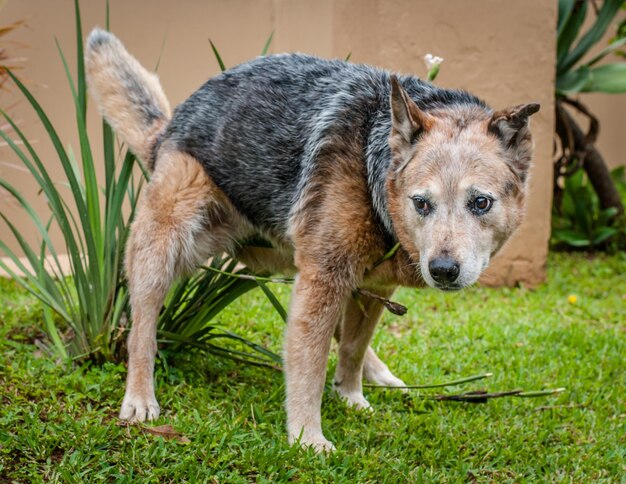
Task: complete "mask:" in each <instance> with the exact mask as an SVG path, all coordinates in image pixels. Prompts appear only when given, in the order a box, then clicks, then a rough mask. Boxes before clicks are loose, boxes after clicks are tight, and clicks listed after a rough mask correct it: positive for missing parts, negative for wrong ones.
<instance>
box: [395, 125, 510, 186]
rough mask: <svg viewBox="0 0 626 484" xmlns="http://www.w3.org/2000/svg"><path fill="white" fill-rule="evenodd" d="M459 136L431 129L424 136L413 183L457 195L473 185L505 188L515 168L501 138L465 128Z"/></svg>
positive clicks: (410, 172)
mask: <svg viewBox="0 0 626 484" xmlns="http://www.w3.org/2000/svg"><path fill="white" fill-rule="evenodd" d="M463 131H464V132H461V133H459V134H458V136H455V137H451V138H450V137H447V136H441V133H431V135H430V136H425V137H424V139H423V143H424V145H423V146H421V147H420V149H418V151H417V152H416V154H415V157H414V159H413V162H412V163H411V164H410V166H409V167H407V168H409V170H407V171H408V173H407V175H408V181H409V184H410V185H411V186H412V187H413V189H414V190H418V191H419V190H427V191H428V192H430V193H432V194H433V195H435V196H437V195H438V196H444V195H445V194H448V195H450V196H456V195H457V194H458V192H459V191H467V190H470V189H474V190H478V191H485V192H492V193H495V192H497V191H500V190H502V187H503V186H504V185H505V184H506V183H507V181H508V180H509V178H510V177H511V171H510V169H509V167H508V166H507V163H506V161H505V159H504V158H503V156H502V149H501V147H500V146H499V144H498V142H497V140H495V139H494V138H493V137H491V136H489V135H488V134H487V133H482V132H480V131H478V130H463Z"/></svg>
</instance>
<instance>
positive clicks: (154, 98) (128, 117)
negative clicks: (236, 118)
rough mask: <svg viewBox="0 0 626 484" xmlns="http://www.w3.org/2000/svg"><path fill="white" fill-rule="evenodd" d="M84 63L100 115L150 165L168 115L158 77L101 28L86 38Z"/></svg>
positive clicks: (166, 104) (166, 102) (167, 105)
mask: <svg viewBox="0 0 626 484" xmlns="http://www.w3.org/2000/svg"><path fill="white" fill-rule="evenodd" d="M85 67H86V72H87V83H88V86H89V91H90V93H91V95H92V96H93V98H94V100H95V102H96V104H97V106H98V109H99V110H100V113H101V114H102V116H104V118H105V119H106V120H107V122H108V123H109V124H110V125H111V127H112V128H113V130H114V131H115V132H116V134H117V135H118V136H119V137H120V138H121V139H122V140H123V141H125V142H126V143H127V144H128V147H129V148H130V150H131V151H132V152H133V153H134V154H135V155H136V156H137V157H138V158H140V159H141V160H142V161H143V162H144V163H146V164H148V165H152V161H153V160H152V159H153V155H154V154H153V149H154V145H155V143H156V140H157V137H158V135H159V134H160V132H161V131H162V130H163V129H164V128H165V126H166V125H167V123H168V121H169V118H170V105H169V102H168V101H167V98H166V97H165V94H164V93H163V89H162V88H161V84H160V83H159V79H158V77H157V76H156V75H155V74H153V73H151V72H148V71H147V70H146V69H145V68H144V67H143V66H142V65H141V64H139V62H138V61H137V59H135V58H134V57H133V56H131V55H130V54H129V53H128V51H127V50H126V49H125V48H124V46H123V45H122V43H121V42H120V41H119V39H118V38H117V37H115V36H114V35H113V34H110V33H108V32H105V31H104V30H100V29H94V30H93V31H92V32H91V34H89V38H88V39H87V45H86V49H85Z"/></svg>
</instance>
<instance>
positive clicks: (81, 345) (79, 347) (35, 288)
mask: <svg viewBox="0 0 626 484" xmlns="http://www.w3.org/2000/svg"><path fill="white" fill-rule="evenodd" d="M75 15H76V55H77V74H76V79H74V78H73V77H72V74H71V73H70V70H69V68H68V64H67V61H66V58H65V56H64V54H63V51H62V49H61V48H60V46H59V45H58V44H57V47H58V50H59V54H60V58H61V62H63V65H64V66H65V71H66V75H67V79H68V83H69V87H70V90H71V93H72V98H73V100H74V110H75V115H76V126H77V129H78V138H79V141H80V151H79V153H78V156H77V155H75V154H74V152H73V151H72V149H71V148H67V149H66V148H65V147H64V143H63V142H62V140H61V139H60V137H59V135H58V134H57V131H56V129H55V127H54V124H53V122H52V121H51V119H50V118H49V116H48V115H47V114H46V113H45V111H44V110H43V108H42V107H41V105H40V104H39V103H38V102H37V100H36V99H35V97H34V96H33V95H32V93H31V92H30V91H29V89H28V88H27V87H26V86H25V85H24V84H23V83H22V82H21V81H20V80H19V79H18V78H17V77H16V76H15V75H14V74H13V73H12V72H10V71H7V72H8V76H9V77H10V78H11V80H12V81H13V82H14V84H15V86H17V88H18V89H19V90H20V91H21V92H22V94H23V95H24V97H25V99H26V100H27V101H28V103H29V105H30V106H31V107H32V108H33V110H34V111H35V112H36V114H37V116H38V118H39V120H40V122H41V123H42V124H43V126H44V127H45V130H46V132H47V134H48V137H49V139H50V141H51V142H52V145H53V146H54V149H55V152H56V155H57V158H58V162H59V165H60V167H61V168H62V171H63V174H64V176H65V180H63V181H58V180H55V179H54V178H53V176H52V175H51V172H52V171H53V170H55V168H56V167H52V166H50V164H48V166H45V165H44V164H43V162H42V160H41V157H40V156H39V154H38V152H37V150H36V149H35V148H34V147H33V145H32V144H31V143H30V141H29V139H28V136H27V135H26V134H25V133H24V132H23V131H22V129H20V128H19V127H18V126H17V124H16V122H15V121H14V120H13V119H12V118H11V116H9V115H8V114H7V113H6V112H4V111H1V114H2V116H4V118H5V119H6V121H7V123H8V124H7V126H8V128H7V129H4V130H0V136H1V137H2V138H3V139H4V141H5V142H6V143H7V144H8V146H9V147H10V149H11V150H12V151H13V153H15V154H16V155H17V157H18V158H19V159H20V161H21V162H22V163H23V165H24V166H25V167H26V168H27V169H28V171H29V173H30V174H31V175H32V177H33V178H34V180H35V181H36V183H37V185H38V187H39V188H40V191H41V193H42V195H43V196H45V197H46V201H47V203H48V207H49V209H50V213H51V215H50V218H49V219H42V218H41V216H40V215H39V214H38V213H37V212H36V211H35V209H34V208H33V206H32V204H31V203H30V202H29V201H28V200H27V199H26V198H24V196H22V195H21V194H20V192H19V191H18V190H16V189H15V187H13V186H12V185H11V184H10V183H9V182H8V181H6V180H1V179H0V187H3V188H4V189H6V190H7V191H8V192H9V193H10V194H11V195H12V196H13V197H14V198H15V200H16V201H17V202H18V204H19V205H20V206H21V208H22V209H23V210H24V212H25V213H26V214H27V216H28V217H29V219H30V221H32V223H33V227H34V228H35V229H36V230H37V233H38V234H39V237H40V239H41V243H40V244H38V245H37V246H36V247H35V246H32V245H30V244H29V243H28V242H27V241H26V238H25V237H24V235H23V234H22V233H20V232H19V231H18V230H17V228H16V226H15V225H14V224H13V223H12V222H11V220H10V218H9V217H8V216H7V215H6V214H4V213H2V214H0V216H1V217H2V218H3V219H4V221H5V222H6V224H7V225H8V227H9V229H10V231H11V232H12V234H13V235H14V237H15V239H16V240H17V242H18V244H19V247H20V249H21V251H22V253H23V254H24V256H25V257H26V259H27V261H28V263H25V262H23V260H22V259H21V258H20V254H18V253H17V252H16V251H12V250H11V249H10V248H9V247H8V245H7V243H6V242H5V241H3V240H0V250H2V251H3V252H4V253H5V254H6V255H7V256H8V257H9V258H10V260H11V261H12V262H13V263H14V264H15V266H17V268H18V269H19V271H18V272H19V273H18V272H15V271H13V270H12V269H11V267H9V266H8V265H7V264H5V263H3V262H2V260H1V259H0V266H2V267H3V269H4V270H5V271H7V272H8V273H10V274H11V275H12V277H13V278H14V279H15V280H16V281H17V282H19V283H20V284H21V285H22V286H24V287H25V288H26V289H27V290H28V291H30V292H31V293H32V294H33V295H35V296H36V297H37V298H38V299H39V300H40V301H41V302H42V303H43V307H44V310H43V321H44V325H43V329H44V331H45V333H46V334H47V335H48V337H49V344H48V349H49V350H50V352H51V353H52V354H54V355H55V356H57V357H60V358H61V359H62V360H69V359H77V358H78V359H80V358H91V359H95V360H97V361H104V360H117V359H118V358H119V357H120V355H121V354H122V353H123V346H124V341H125V333H126V330H127V325H128V323H127V320H128V315H129V302H128V299H129V298H128V292H127V287H126V284H125V281H124V277H123V254H124V245H125V242H126V239H127V237H128V232H129V225H130V222H131V221H132V218H133V215H134V210H135V206H136V202H137V197H138V195H139V192H140V190H141V185H142V183H143V182H144V180H145V178H146V177H147V173H146V171H145V170H143V169H142V166H141V163H140V162H139V161H138V160H137V159H135V157H134V156H133V155H132V153H130V152H129V151H127V150H125V149H123V148H122V147H119V146H117V144H116V141H115V137H114V135H113V132H112V130H111V129H110V127H109V126H108V125H107V124H106V123H104V122H103V124H102V137H103V146H104V149H103V152H102V153H100V154H99V155H98V154H96V153H94V152H93V150H92V149H91V142H90V138H89V135H88V130H87V124H86V119H87V118H86V114H87V93H86V83H85V69H84V62H83V43H82V26H81V17H80V9H79V3H78V0H75ZM106 25H107V28H108V5H107V21H106ZM14 137H17V139H14ZM99 163H103V164H104V172H105V174H104V179H103V180H101V179H99V178H98V176H97V170H96V166H97V164H99ZM53 225H56V226H58V227H59V228H60V231H61V234H62V236H63V244H62V247H60V248H59V247H55V244H54V243H53V241H52V240H51V238H50V236H49V229H50V228H51V227H52V226H53ZM61 254H67V256H68V258H69V265H70V270H69V274H64V273H63V263H62V260H61ZM48 266H49V267H48ZM243 275H245V276H247V277H246V278H242V277H240V276H243ZM259 284H262V285H263V282H261V281H257V280H256V278H255V277H254V276H252V275H251V273H250V271H248V270H247V269H246V268H243V267H240V266H238V265H237V262H236V261H234V260H232V259H230V258H228V257H221V258H220V257H218V258H215V259H213V260H212V261H211V262H210V265H209V266H207V267H206V268H204V269H203V270H200V271H198V272H197V273H196V274H194V275H192V276H191V277H189V278H187V279H184V280H181V281H179V282H178V283H177V284H176V285H175V287H173V288H172V291H171V292H170V294H169V295H168V298H167V301H166V306H165V307H164V308H163V311H162V315H161V319H160V322H159V339H160V341H161V342H162V343H163V344H169V345H171V346H172V347H174V348H179V347H181V346H182V345H187V346H189V345H191V346H194V347H197V348H199V349H201V350H204V351H208V352H212V353H215V354H218V355H221V356H225V357H230V358H234V359H237V360H241V361H246V362H250V363H254V364H262V365H269V366H272V365H275V364H277V363H279V362H280V358H279V357H278V356H277V355H275V354H274V353H272V352H270V351H268V350H266V349H264V348H262V347H260V346H258V345H256V344H254V343H251V342H249V341H247V340H245V339H244V338H241V337H239V336H237V335H234V334H232V333H230V332H228V331H227V330H224V329H220V328H218V327H216V326H213V325H211V324H210V321H211V319H212V318H213V317H214V316H215V315H216V314H218V313H219V312H220V311H221V310H222V309H223V308H224V307H226V306H227V305H228V304H230V303H231V302H232V301H234V300H235V299H236V298H237V297H239V296H240V295H242V294H244V293H245V292H247V291H249V290H251V289H253V288H255V287H258V286H259ZM263 289H264V291H265V292H266V294H267V293H268V291H269V289H267V287H266V286H265V285H263ZM269 293H270V294H271V292H269ZM272 297H273V295H272ZM272 303H273V304H275V305H276V304H279V303H278V301H277V300H276V299H275V298H273V299H272ZM218 340H219V341H220V344H218V343H217V341H218Z"/></svg>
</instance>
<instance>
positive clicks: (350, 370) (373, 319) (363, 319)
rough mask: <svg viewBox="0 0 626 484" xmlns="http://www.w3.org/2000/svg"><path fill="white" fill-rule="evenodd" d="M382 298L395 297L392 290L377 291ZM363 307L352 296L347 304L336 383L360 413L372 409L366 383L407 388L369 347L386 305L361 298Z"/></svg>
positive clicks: (339, 329)
mask: <svg viewBox="0 0 626 484" xmlns="http://www.w3.org/2000/svg"><path fill="white" fill-rule="evenodd" d="M377 292H378V293H379V294H380V295H381V296H384V297H387V296H390V295H391V292H392V291H390V290H387V291H381V290H380V289H379V290H378V291H377ZM360 298H361V301H360V302H361V304H359V303H358V302H357V301H356V300H355V299H354V298H353V297H352V296H350V297H349V298H348V300H347V302H346V306H345V310H344V315H343V319H342V321H341V322H340V324H341V327H340V328H338V330H337V332H336V336H337V340H338V341H339V361H338V362H337V368H336V370H335V377H334V379H333V389H334V390H335V392H337V394H339V395H340V396H341V397H342V398H343V399H344V400H346V402H347V403H348V405H351V406H353V407H356V408H358V409H364V408H369V406H370V405H369V403H368V401H367V400H366V399H365V397H364V396H363V388H362V379H363V376H365V377H366V379H367V380H369V381H371V382H373V383H376V384H379V385H380V384H383V385H392V386H403V385H404V383H403V382H402V380H400V379H399V378H396V377H395V376H394V375H393V374H392V373H391V372H390V371H389V369H388V368H387V365H385V364H384V363H383V362H382V361H381V360H380V359H379V358H378V356H376V353H375V352H374V350H373V349H372V348H371V347H370V346H369V343H370V340H371V338H372V335H373V333H374V329H375V328H376V324H377V323H378V320H379V319H380V316H381V314H382V312H383V305H382V304H381V303H380V301H377V300H375V299H373V298H371V297H367V296H360Z"/></svg>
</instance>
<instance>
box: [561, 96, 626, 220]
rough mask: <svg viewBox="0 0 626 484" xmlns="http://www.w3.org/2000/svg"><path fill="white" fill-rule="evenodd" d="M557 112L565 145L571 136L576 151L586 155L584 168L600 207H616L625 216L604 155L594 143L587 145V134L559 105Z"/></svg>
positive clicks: (619, 213)
mask: <svg viewBox="0 0 626 484" xmlns="http://www.w3.org/2000/svg"><path fill="white" fill-rule="evenodd" d="M556 111H557V113H556V132H557V134H558V136H559V138H561V140H562V141H563V142H564V144H565V145H567V140H568V139H570V136H571V140H572V143H573V144H574V151H576V152H579V153H581V152H584V153H585V158H584V162H583V168H584V169H585V172H586V173H587V176H588V177H589V182H590V183H591V185H592V186H593V188H594V190H595V192H596V193H597V194H598V199H599V200H600V206H601V207H602V208H603V209H606V208H610V207H615V208H616V209H617V211H618V215H623V214H624V205H623V204H622V199H621V197H620V194H619V192H618V191H617V187H616V186H615V183H614V182H613V179H612V178H611V173H610V172H609V169H608V168H607V166H606V164H605V163H604V159H603V158H602V155H601V154H600V152H599V151H598V150H597V149H596V147H595V146H594V145H593V143H587V139H586V137H585V134H584V133H583V131H582V129H580V126H578V124H577V123H576V121H574V119H573V118H572V116H571V115H570V114H569V113H568V112H567V111H566V110H565V109H564V108H563V107H562V106H560V105H559V103H557V104H556Z"/></svg>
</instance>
